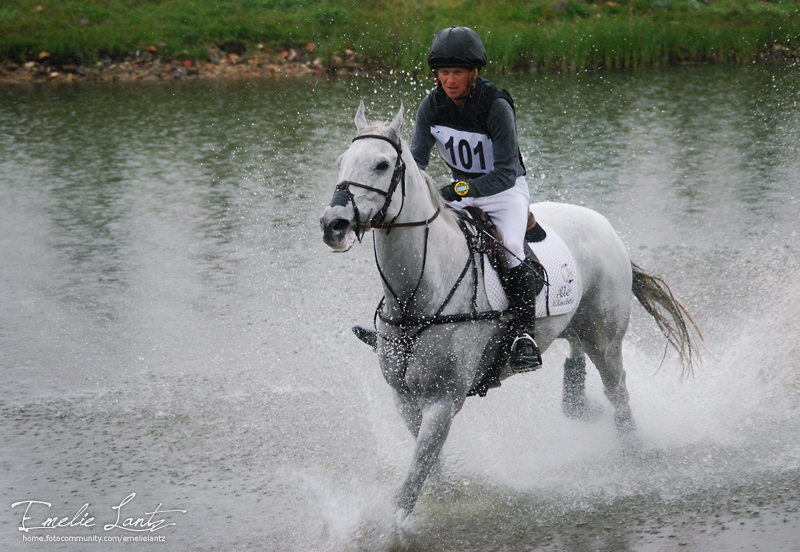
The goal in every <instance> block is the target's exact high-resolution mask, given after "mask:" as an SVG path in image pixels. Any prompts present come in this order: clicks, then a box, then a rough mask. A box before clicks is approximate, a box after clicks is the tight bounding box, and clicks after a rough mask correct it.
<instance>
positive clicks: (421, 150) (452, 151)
mask: <svg viewBox="0 0 800 552" xmlns="http://www.w3.org/2000/svg"><path fill="white" fill-rule="evenodd" d="M484 65H486V50H485V48H484V46H483V43H482V42H481V39H480V37H479V36H478V34H477V33H476V32H475V31H473V30H472V29H470V28H468V27H450V28H447V29H443V30H441V31H439V32H438V33H436V35H435V36H434V37H433V43H432V44H431V51H430V54H429V55H428V66H429V67H430V69H431V71H432V72H433V74H434V76H435V77H436V87H435V88H434V89H433V90H432V91H431V92H430V94H429V95H428V96H427V97H426V98H425V99H423V100H422V102H421V104H420V106H419V109H418V110H417V120H416V126H415V128H414V135H413V137H412V139H411V153H412V155H413V156H414V161H416V163H417V165H418V166H419V168H420V169H423V170H425V169H426V168H427V167H428V162H429V158H430V152H431V150H432V149H433V146H434V144H435V145H436V146H437V147H438V149H439V153H441V155H442V157H443V158H444V161H445V163H446V164H447V166H448V167H449V168H450V170H451V173H452V177H453V181H452V182H451V183H450V184H448V185H447V186H444V187H443V188H441V189H440V190H439V192H440V193H441V195H442V197H443V198H444V199H445V200H446V201H448V202H449V203H450V205H451V206H452V207H454V208H456V209H463V208H464V207H468V206H474V207H478V208H479V209H481V210H483V211H484V212H486V213H488V214H489V216H491V217H492V221H493V222H494V224H495V226H496V227H497V228H498V230H500V233H501V235H502V236H503V244H504V246H505V248H506V259H507V261H508V268H509V270H508V276H507V277H506V278H504V287H505V291H506V295H507V296H508V298H509V302H510V304H511V308H512V310H513V312H514V313H515V315H516V317H517V319H518V321H519V323H520V326H521V332H520V335H519V336H518V337H517V338H516V339H515V340H514V343H513V345H512V347H511V360H510V361H511V366H512V368H513V369H515V370H517V371H525V370H532V369H535V368H537V367H538V366H541V364H542V359H541V355H540V354H539V347H538V345H537V344H536V342H535V341H534V339H533V327H534V317H535V313H536V295H535V283H536V280H535V275H534V273H533V272H532V271H531V269H530V268H529V267H528V266H527V264H522V261H523V260H524V259H525V230H526V227H527V223H528V211H529V205H530V192H529V190H528V183H527V181H526V180H525V167H524V165H523V163H522V155H521V154H520V151H519V147H518V145H517V131H516V117H515V114H514V102H513V100H512V99H511V96H510V95H509V94H508V92H506V91H505V90H502V89H500V88H498V87H496V86H495V85H493V84H492V83H491V82H489V81H487V80H485V79H483V78H481V77H479V76H478V70H479V69H480V68H481V67H483V66H484ZM353 330H354V331H355V332H356V335H358V336H359V337H360V338H362V339H364V340H365V341H366V339H365V338H366V337H367V336H366V335H365V330H363V329H361V328H353ZM370 337H372V338H373V339H374V336H370Z"/></svg>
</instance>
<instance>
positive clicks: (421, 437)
mask: <svg viewBox="0 0 800 552" xmlns="http://www.w3.org/2000/svg"><path fill="white" fill-rule="evenodd" d="M420 412H421V416H420V418H419V425H418V426H417V428H418V431H417V435H416V437H417V443H416V446H415V448H414V460H413V461H412V462H411V466H410V467H409V469H408V472H407V473H406V477H405V480H404V481H403V484H402V485H401V486H400V488H399V489H398V490H397V494H396V495H395V498H394V504H395V507H396V509H397V511H398V512H401V513H402V514H403V516H404V517H405V516H407V515H408V514H410V513H411V511H412V510H413V509H414V505H415V504H416V503H417V498H418V497H419V493H420V491H421V490H422V485H423V483H425V479H426V478H427V477H428V475H429V474H430V472H431V469H433V467H434V465H435V464H436V460H437V459H438V458H439V453H440V452H441V450H442V446H443V445H444V442H445V440H446V439H447V435H448V433H450V426H451V424H452V421H453V417H454V416H455V414H456V405H455V401H453V400H452V398H448V397H444V398H439V399H437V400H435V401H429V402H425V403H424V404H423V405H422V408H421V410H420ZM410 429H412V432H413V428H412V427H410Z"/></svg>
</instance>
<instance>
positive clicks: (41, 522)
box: [11, 493, 186, 533]
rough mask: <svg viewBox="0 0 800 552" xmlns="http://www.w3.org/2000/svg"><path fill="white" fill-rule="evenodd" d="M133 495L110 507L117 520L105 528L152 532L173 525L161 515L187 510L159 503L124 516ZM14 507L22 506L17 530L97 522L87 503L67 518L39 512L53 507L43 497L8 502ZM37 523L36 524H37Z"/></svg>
mask: <svg viewBox="0 0 800 552" xmlns="http://www.w3.org/2000/svg"><path fill="white" fill-rule="evenodd" d="M134 498H136V493H131V494H129V495H128V496H126V497H125V499H124V500H123V501H122V502H120V503H119V504H118V505H117V506H112V507H111V509H112V510H116V511H117V520H116V521H115V522H114V523H107V524H105V525H103V530H104V531H111V530H112V529H122V530H123V531H131V532H136V533H144V532H148V533H155V532H156V531H159V530H161V529H165V528H166V527H171V526H173V525H175V524H174V523H169V520H168V518H167V516H164V514H174V513H181V514H185V513H186V510H162V509H161V504H159V505H158V506H156V508H155V510H153V511H152V512H144V515H143V517H123V515H122V509H123V508H124V507H125V506H126V505H127V504H128V503H129V502H131V501H132V500H133V499H134ZM17 506H25V510H24V511H23V514H22V523H20V526H19V527H18V529H19V530H20V531H23V532H25V533H27V532H29V531H36V530H50V531H53V530H56V529H69V528H73V529H74V528H76V527H86V528H91V527H94V526H95V525H97V524H96V523H95V518H94V517H93V516H92V515H91V514H90V513H89V503H88V502H87V503H86V504H84V505H83V506H81V507H80V508H79V509H78V511H77V512H76V513H75V515H73V516H66V517H61V516H55V517H47V513H46V511H45V513H44V514H42V513H41V512H42V510H43V509H44V508H45V507H47V508H50V507H51V506H52V504H51V503H50V502H44V501H42V500H22V501H20V502H15V503H14V504H12V505H11V507H12V508H16V507H17ZM37 523H38V525H36V524H37Z"/></svg>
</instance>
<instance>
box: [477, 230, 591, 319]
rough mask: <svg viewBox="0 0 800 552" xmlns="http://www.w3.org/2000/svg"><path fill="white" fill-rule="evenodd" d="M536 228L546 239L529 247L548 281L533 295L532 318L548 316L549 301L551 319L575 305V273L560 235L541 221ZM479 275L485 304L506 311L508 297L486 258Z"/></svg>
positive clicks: (573, 264) (570, 257)
mask: <svg viewBox="0 0 800 552" xmlns="http://www.w3.org/2000/svg"><path fill="white" fill-rule="evenodd" d="M539 225H540V226H541V227H542V228H543V229H544V231H545V232H547V237H546V238H545V239H543V240H542V241H540V242H536V243H530V244H529V245H530V246H531V249H533V252H534V253H536V257H538V258H539V262H540V263H542V265H543V266H544V269H545V271H547V278H548V281H549V282H550V286H549V288H548V286H545V287H544V289H542V291H541V292H540V293H539V295H537V296H536V317H537V318H544V317H546V316H548V313H547V305H546V304H545V301H548V300H549V303H550V315H551V316H552V315H555V314H564V313H567V312H570V311H571V310H572V309H574V308H575V307H576V306H577V305H578V272H577V271H576V270H575V259H573V258H572V253H570V251H569V249H567V244H565V243H564V240H562V239H561V236H559V235H558V234H556V232H555V230H553V229H552V228H550V227H549V226H547V225H545V224H542V223H541V222H540V223H539ZM483 274H484V285H485V286H486V295H487V296H488V298H489V304H490V305H491V306H492V308H493V309H494V310H499V311H502V310H505V309H507V308H508V298H507V297H506V292H505V291H504V290H503V284H502V283H501V282H500V278H499V277H498V276H497V272H495V271H494V269H493V268H492V265H491V264H489V259H488V257H486V256H484V258H483Z"/></svg>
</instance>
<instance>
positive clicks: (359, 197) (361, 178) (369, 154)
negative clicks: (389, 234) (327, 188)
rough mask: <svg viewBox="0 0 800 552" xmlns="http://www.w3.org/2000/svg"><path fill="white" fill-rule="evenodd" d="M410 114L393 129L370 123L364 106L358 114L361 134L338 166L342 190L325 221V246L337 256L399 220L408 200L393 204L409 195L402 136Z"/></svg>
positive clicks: (393, 124) (338, 189) (322, 221)
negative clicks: (371, 231)
mask: <svg viewBox="0 0 800 552" xmlns="http://www.w3.org/2000/svg"><path fill="white" fill-rule="evenodd" d="M403 122H404V111H403V107H402V106H400V110H399V111H398V112H397V115H395V117H394V120H393V121H392V122H391V124H390V125H388V126H385V125H378V124H372V125H371V124H369V123H368V122H367V119H366V116H365V115H364V102H363V101H362V102H361V104H360V105H359V107H358V111H357V112H356V117H355V123H356V129H357V130H358V134H357V135H356V137H355V139H353V142H352V144H350V147H349V148H348V149H347V151H345V152H344V153H343V154H342V155H341V156H340V157H339V159H338V160H337V161H336V165H337V167H338V169H339V176H338V183H337V185H336V191H335V192H334V194H333V198H331V202H330V203H329V204H328V206H327V207H326V208H325V212H324V213H323V214H322V218H320V221H319V223H320V227H321V228H322V232H323V237H322V239H323V241H324V242H325V244H326V245H327V246H328V247H330V248H331V249H332V250H334V251H336V252H341V251H347V250H348V249H350V247H352V245H353V243H354V242H355V240H356V238H357V239H358V240H359V241H361V237H362V236H363V235H364V233H365V232H367V231H368V230H369V229H370V228H372V227H374V226H377V225H380V224H382V223H383V222H384V221H386V220H394V219H395V218H396V217H397V215H398V214H399V212H400V210H401V209H402V201H393V200H394V199H395V197H396V194H395V191H398V188H400V190H399V193H398V194H397V195H398V196H399V195H400V194H402V195H403V196H404V195H405V164H404V162H403V158H402V157H403V156H402V153H403V152H402V145H401V140H400V132H401V131H402V129H403Z"/></svg>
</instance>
